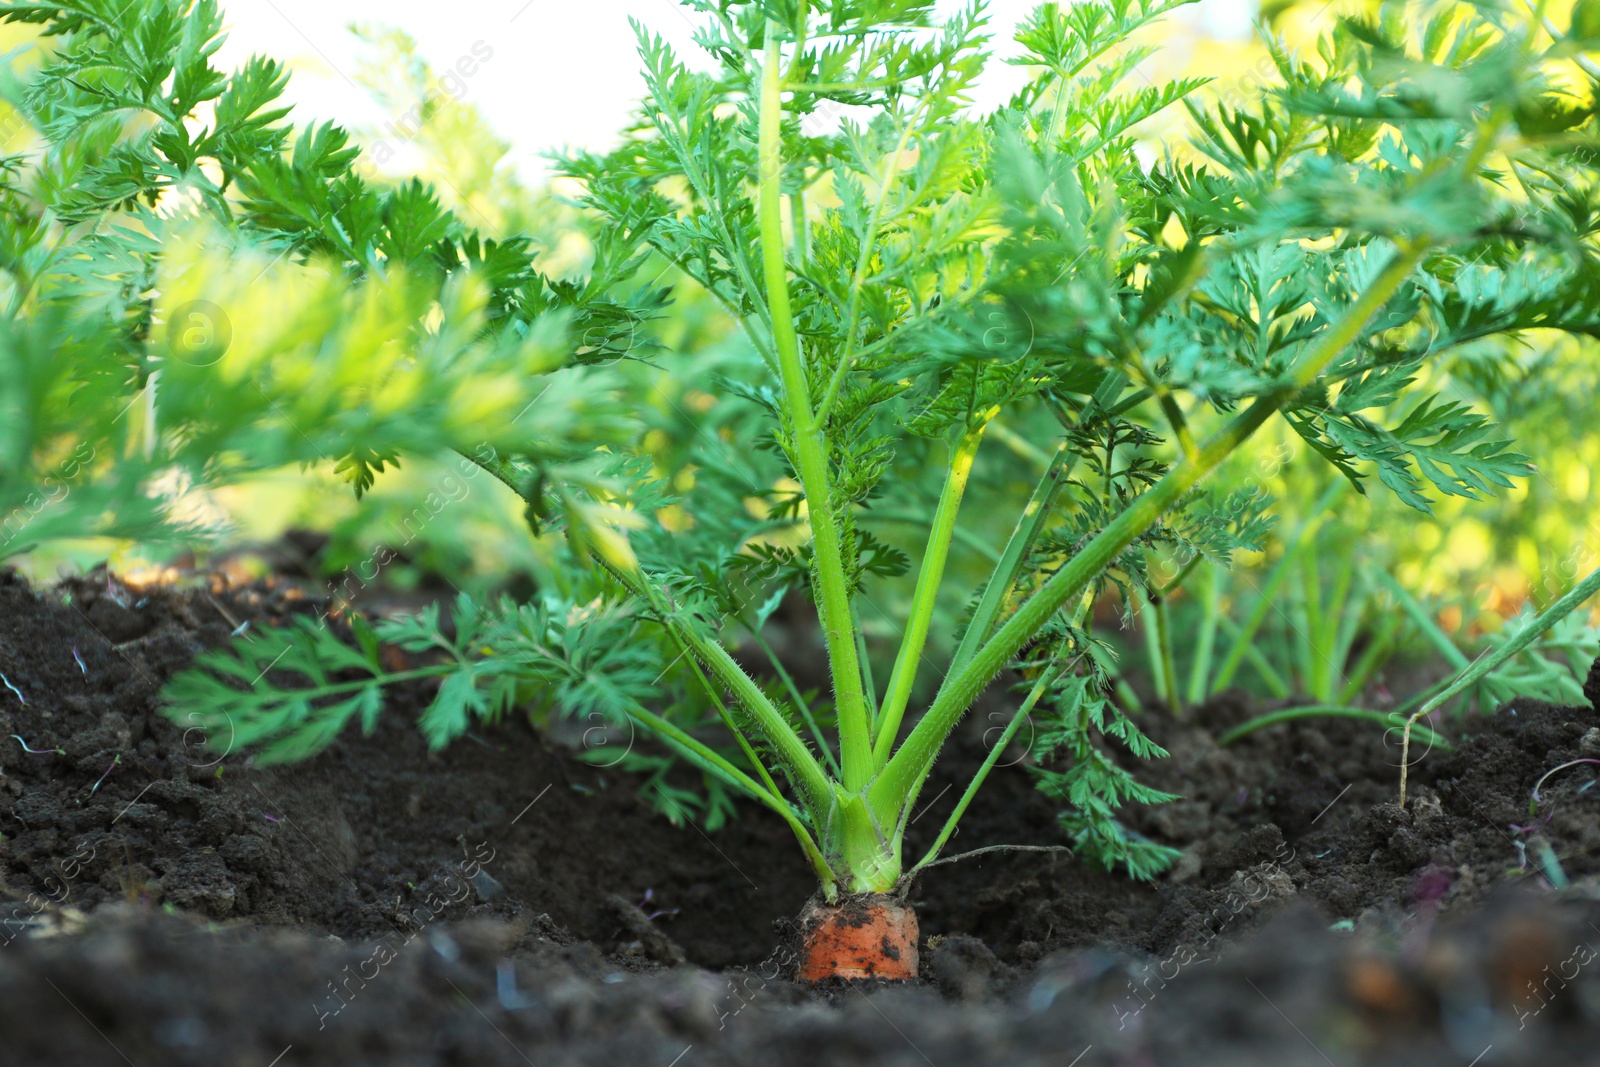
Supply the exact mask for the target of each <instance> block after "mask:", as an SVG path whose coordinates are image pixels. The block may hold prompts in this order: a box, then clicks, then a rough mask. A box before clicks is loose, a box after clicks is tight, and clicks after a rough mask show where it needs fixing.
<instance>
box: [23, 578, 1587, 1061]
mask: <svg viewBox="0 0 1600 1067" xmlns="http://www.w3.org/2000/svg"><path fill="white" fill-rule="evenodd" d="M311 609H312V604H311V603H310V602H309V601H308V600H307V598H305V597H304V596H303V595H301V594H299V593H298V592H297V591H296V590H295V589H293V588H292V587H289V586H287V585H280V584H274V583H272V582H261V583H257V584H254V585H249V586H243V587H233V586H229V585H227V584H226V583H223V582H221V581H220V580H216V581H214V582H213V584H212V585H211V587H210V588H186V589H184V590H182V591H175V590H167V589H157V590H149V591H138V590H132V589H128V588H127V587H125V586H123V585H122V584H121V583H120V582H119V581H117V580H116V579H115V578H111V577H108V575H107V574H106V573H105V572H103V571H102V572H97V573H96V574H94V575H91V576H89V577H87V578H85V579H81V580H74V581H71V582H68V583H66V584H64V585H62V586H60V587H58V588H55V589H52V590H49V591H45V592H35V591H33V590H31V589H29V588H28V587H27V586H26V585H25V584H24V583H22V582H21V580H20V579H18V578H16V577H15V576H13V575H10V574H9V573H5V572H0V672H3V673H4V680H5V682H6V683H7V685H6V687H3V688H0V735H16V737H18V738H21V741H20V742H19V741H18V740H16V739H14V738H13V737H11V736H0V744H3V745H4V746H5V747H4V748H3V749H0V834H3V839H0V889H3V900H4V901H5V903H4V904H0V920H3V921H0V1064H4V1065H6V1067H9V1065H12V1064H18V1065H31V1064H71V1065H77V1064H88V1065H95V1064H101V1063H106V1064H124V1063H131V1064H134V1065H137V1067H147V1065H152V1064H181V1065H188V1064H207V1065H212V1064H220V1065H226V1064H240V1065H252V1067H269V1065H275V1064H276V1065H281V1067H290V1065H293V1064H368V1063H370V1064H413V1063H415V1064H433V1063H450V1064H455V1063H461V1064H469V1063H470V1064H502V1063H504V1064H519V1063H535V1064H539V1065H540V1067H544V1065H546V1064H551V1063H582V1064H591V1063H592V1064H644V1065H658V1067H673V1065H678V1067H689V1065H691V1064H701V1063H717V1064H722V1063H727V1064H746V1063H757V1062H771V1063H776V1064H787V1063H794V1064H802V1063H803V1064H830V1063H838V1064H866V1063H874V1064H876V1063H883V1064H899V1063H906V1064H922V1063H932V1064H935V1065H937V1067H947V1065H951V1067H954V1065H960V1064H1008V1065H1009V1064H1021V1065H1031V1064H1040V1065H1042V1064H1057V1065H1070V1064H1075V1063H1076V1064H1081V1067H1095V1065H1101V1064H1127V1065H1134V1064H1168V1063H1227V1064H1252V1063H1258V1062H1259V1063H1262V1064H1275V1065H1276V1064H1298V1063H1315V1064H1327V1063H1331V1064H1335V1065H1337V1067H1344V1065H1345V1064H1351V1063H1358V1062H1360V1063H1385V1064H1387V1063H1394V1064H1402V1063H1404V1064H1412V1063H1416V1064H1431V1063H1441V1064H1444V1063H1449V1064H1458V1065H1463V1067H1464V1065H1467V1064H1469V1063H1474V1062H1477V1063H1481V1064H1482V1065H1483V1067H1490V1065H1493V1064H1500V1063H1523V1062H1527V1063H1534V1062H1539V1063H1546V1062H1548V1061H1549V1058H1550V1054H1551V1053H1552V1052H1556V1051H1560V1052H1562V1053H1563V1054H1564V1059H1565V1060H1570V1061H1576V1062H1588V1060H1587V1059H1586V1058H1585V1057H1586V1055H1587V1056H1588V1057H1589V1058H1595V1059H1600V1042H1597V1041H1596V1038H1597V1037H1600V979H1597V978H1596V977H1595V975H1596V974H1597V973H1600V966H1591V965H1590V962H1591V960H1592V959H1593V958H1594V956H1595V954H1596V952H1597V951H1600V900H1597V899H1596V898H1597V896H1600V892H1597V890H1600V818H1597V814H1600V788H1594V787H1593V782H1594V781H1595V778H1596V776H1595V774H1594V771H1595V767H1594V766H1593V765H1592V764H1578V765H1576V766H1573V767H1570V768H1568V769H1566V770H1563V771H1561V772H1559V773H1557V774H1555V775H1554V776H1552V777H1551V778H1550V779H1549V780H1548V781H1547V782H1546V783H1545V784H1544V786H1543V787H1542V789H1541V790H1540V800H1539V804H1538V806H1537V811H1536V812H1535V813H1534V814H1532V815H1530V799H1531V798H1530V794H1531V793H1532V791H1533V789H1534V785H1535V783H1536V782H1538V780H1539V779H1540V777H1541V776H1542V775H1544V774H1545V773H1546V772H1547V771H1549V770H1551V769H1552V768H1555V767H1557V766H1559V765H1561V764H1563V763H1566V762H1568V761H1571V760H1576V759H1580V758H1589V757H1594V758H1600V716H1597V715H1596V713H1595V712H1594V710H1593V709H1592V708H1558V707H1553V706H1550V705H1545V704H1540V703H1536V702H1519V703H1515V704H1513V705H1510V706H1508V707H1507V708H1505V709H1502V710H1501V712H1500V713H1498V714H1497V715H1494V716H1491V717H1485V718H1481V719H1472V720H1467V721H1464V722H1459V723H1450V724H1447V727H1446V731H1447V732H1448V733H1449V734H1450V735H1451V736H1452V737H1455V738H1457V739H1458V743H1457V746H1456V749H1455V751H1454V752H1449V753H1446V752H1442V751H1440V752H1430V753H1427V754H1426V756H1425V757H1424V758H1423V759H1422V761H1421V763H1420V764H1419V765H1418V766H1416V767H1414V768H1413V772H1412V782H1413V800H1412V801H1411V802H1410V803H1408V806H1407V808H1406V809H1405V810H1403V811H1402V810H1401V809H1399V808H1398V807H1397V806H1396V805H1395V803H1394V792H1395V786H1396V778H1397V773H1398V770H1397V764H1398V746H1397V744H1396V743H1395V742H1396V740H1397V739H1393V738H1391V739H1387V741H1386V739H1385V738H1383V737H1381V736H1378V735H1377V734H1375V733H1374V732H1373V731H1372V730H1371V729H1370V728H1368V727H1364V726H1362V725H1360V724H1355V723H1351V722H1349V721H1346V720H1316V721H1302V722H1300V723H1298V724H1295V725H1290V726H1284V727H1279V728H1276V729H1273V730H1269V731H1263V732H1258V733H1256V734H1253V735H1250V736H1249V737H1247V738H1245V739H1244V740H1242V741H1240V742H1238V743H1237V744H1236V745H1234V746H1231V747H1230V748H1227V749H1221V748H1218V747H1217V745H1216V743H1215V741H1214V737H1215V736H1216V735H1219V734H1221V733H1222V732H1223V731H1224V730H1226V729H1227V728H1228V727H1230V726H1232V725H1234V724H1236V723H1238V722H1240V721H1243V720H1244V719H1245V718H1247V717H1248V716H1249V715H1250V714H1252V713H1254V712H1255V711H1256V710H1259V709H1252V708H1251V707H1249V706H1247V705H1246V704H1245V703H1243V702H1240V701H1229V700H1223V701H1217V702H1213V703H1212V704H1210V705H1208V706H1207V707H1205V708H1202V709H1199V710H1198V711H1196V712H1195V713H1193V714H1192V715H1191V717H1190V718H1188V719H1186V720H1183V721H1173V720H1171V719H1169V718H1165V717H1159V716H1155V715H1149V716H1146V726H1147V728H1148V729H1149V731H1150V732H1151V733H1152V734H1153V735H1154V736H1155V737H1156V738H1157V740H1159V741H1160V742H1161V743H1162V744H1164V745H1165V746H1167V747H1168V748H1169V749H1170V750H1171V752H1172V758H1171V759H1169V760H1167V761H1163V762H1161V763H1159V764H1156V765H1153V766H1150V767H1147V768H1145V769H1144V770H1143V771H1142V772H1141V774H1142V777H1143V779H1144V780H1146V781H1148V782H1150V783H1151V784H1154V785H1157V786H1159V787H1162V788H1165V789H1167V790H1169V791H1171V792H1174V793H1179V794H1182V795H1183V797H1184V799H1183V800H1181V801H1179V802H1177V803H1174V804H1169V805H1164V806H1161V807H1158V808H1154V809H1150V810H1148V811H1142V812H1137V813H1135V814H1134V815H1133V817H1132V823H1133V825H1134V826H1135V827H1136V828H1137V829H1138V830H1140V831H1141V832H1142V833H1144V834H1146V835H1148V836H1149V837H1151V838H1153V839H1155V840H1158V841H1161V842H1164V843H1167V844H1171V845H1173V846H1175V847H1178V848H1181V849H1182V850H1183V853H1184V854H1183V858H1182V860H1181V861H1180V862H1179V863H1178V865H1177V866H1176V868H1175V869H1174V870H1173V871H1172V872H1171V873H1170V874H1168V875H1167V876H1165V877H1164V878H1163V879H1161V880H1160V881H1158V882H1156V883H1154V884H1148V885H1144V884H1137V883H1132V882H1130V881H1128V880H1127V879H1126V878H1123V877H1120V876H1114V875H1110V874H1106V873H1104V872H1101V871H1098V870H1095V869H1092V868H1090V867H1088V866H1086V865H1085V864H1083V863H1082V862H1080V861H1078V860H1076V859H1074V858H1073V857H1072V856H1070V855H1066V854H1061V853H1003V854H990V855H986V856H983V857H979V858H976V859H973V860H970V861H966V862H962V863H956V864H951V865H946V866H940V867H937V868H934V869H931V870H929V871H928V872H926V873H925V874H924V875H923V876H922V878H921V879H920V881H919V882H918V884H917V885H916V886H915V888H914V890H913V892H912V900H913V902H914V903H915V904H916V905H917V907H918V911H919V915H920V919H921V927H922V932H923V935H924V939H925V940H924V946H925V947H924V950H923V953H922V958H923V969H924V973H925V975H926V976H927V977H926V979H925V980H924V981H922V982H919V983H915V984H913V985H911V986H908V987H903V988H888V987H867V988H861V987H847V986H841V987H839V988H834V989H824V990H810V989H806V988H802V987H800V986H797V985H795V984H793V983H791V982H789V981H787V980H786V978H785V977H784V968H785V965H786V963H787V960H786V958H785V956H784V955H783V954H782V953H781V952H780V951H778V946H779V944H780V942H781V941H782V938H783V934H782V930H781V929H780V928H781V927H782V925H783V924H784V923H788V922H792V919H793V917H794V916H796V915H797V914H798V913H799V911H800V908H801V906H802V904H803V903H804V901H805V900H806V898H807V897H808V895H809V894H810V892H811V890H812V878H811V875H810V874H809V872H808V870H807V868H806V865H805V864H804V862H803V861H802V859H801V857H800V855H799V852H798V850H797V849H796V848H795V846H794V843H793V841H792V839H791V838H790V837H789V835H788V832H787V830H786V829H785V828H784V827H783V825H782V824H781V822H779V821H778V820H776V819H772V818H769V817H767V816H766V815H765V814H763V813H761V812H759V811H756V810H753V809H742V810H741V815H740V817H739V818H738V819H737V820H736V821H735V822H734V823H733V824H732V825H731V826H729V827H727V828H725V829H723V830H721V831H718V832H717V833H715V834H712V835H709V836H708V835H706V834H704V833H702V832H700V831H699V830H697V829H695V828H694V827H692V826H685V827H681V828H675V827H673V826H671V825H669V824H668V823H667V822H666V821H665V820H664V819H662V818H661V817H659V816H658V815H656V814H654V813H653V812H651V811H650V810H649V809H648V808H647V807H646V806H645V805H643V804H642V803H641V802H640V801H639V800H638V799H637V797H636V794H635V786H636V783H635V782H634V781H632V780H630V779H629V778H628V777H627V776H626V775H623V774H620V773H618V772H616V771H615V770H608V769H602V768H597V767H595V766H591V765H590V764H588V763H585V762H583V761H581V760H579V759H577V758H575V757H574V755H572V754H571V753H570V752H567V751H565V750H563V749H561V748H558V747H555V746H553V745H552V744H550V743H547V742H546V741H545V740H544V739H542V738H541V737H540V736H539V734H538V733H536V732H535V731H534V730H533V729H532V728H530V727H529V726H527V725H526V724H516V725H508V726H506V727H504V728H501V729H499V730H497V731H494V732H490V733H485V734H482V735H479V736H475V737H471V738H469V739H467V740H465V741H463V742H460V743H458V744H457V745H456V746H454V747H453V748H451V749H449V750H448V751H446V752H444V753H442V754H429V753H428V752H427V749H426V747H425V745H424V744H423V742H422V740H421V738H420V737H419V735H418V734H417V732H416V730H415V728H414V725H413V719H414V718H415V713H416V712H417V711H418V710H420V707H421V705H422V702H424V700H425V698H426V693H425V692H423V691H421V690H417V691H412V692H406V693H401V694H399V695H398V696H397V698H396V699H395V700H394V701H393V702H392V703H393V706H392V707H391V709H390V710H391V713H390V714H389V715H388V716H386V718H385V719H384V720H383V721H382V723H381V724H380V725H379V727H378V729H377V730H376V731H375V732H374V733H373V734H372V735H371V736H370V737H362V736H360V735H359V734H357V733H351V734H350V735H348V736H347V737H345V738H344V739H342V740H341V741H340V742H338V743H337V744H336V745H335V746H334V747H333V749H331V750H330V751H329V752H327V753H325V754H324V755H322V756H320V757H318V758H316V759H315V760H312V761H310V762H308V763H306V764H304V765H302V766H297V767H288V768H284V767H273V768H258V767H252V766H251V765H250V763H249V761H248V759H247V758H246V757H245V755H244V754H242V753H238V752H231V751H230V752H228V753H227V755H226V756H221V757H219V755H218V754H217V752H215V751H213V750H210V749H207V748H205V747H204V745H203V742H204V741H205V740H206V739H205V738H203V737H201V736H199V735H198V733H197V732H195V731H188V732H186V731H185V730H184V729H183V728H182V727H181V726H180V725H175V724H173V723H171V722H169V721H168V720H166V719H165V718H163V717H162V716H161V715H160V714H159V713H158V712H157V694H158V691H159V688H160V685H161V684H162V682H163V681H164V680H165V679H166V678H167V677H168V676H170V674H171V673H172V672H173V671H174V670H176V669H178V668H180V667H182V666H183V665H184V664H186V663H187V662H188V661H189V660H190V659H191V658H192V656H193V655H194V654H195V653H196V652H197V651H199V650H200V649H201V648H203V647H204V646H206V645H209V644H216V643H220V642H221V641H224V640H226V638H227V636H228V634H229V632H230V631H232V630H234V629H235V628H236V627H237V626H238V625H239V624H240V623H241V622H244V621H246V620H249V621H250V622H251V625H254V626H263V625H270V624H272V623H275V622H280V621H282V620H283V619H284V618H286V617H287V616H288V615H290V614H293V613H295V612H302V611H307V610H311ZM12 687H14V688H12ZM1597 689H1600V679H1591V686H1590V690H1589V692H1590V696H1591V699H1593V698H1594V697H1595V696H1597V695H1600V693H1597V692H1596V690H1597ZM19 694H20V696H19ZM24 701H26V702H25V703H24ZM991 725H993V724H992V723H989V722H986V721H985V719H984V716H983V715H982V714H978V715H975V716H974V717H973V718H972V720H971V721H970V722H969V724H968V726H967V727H966V729H965V732H964V733H963V735H962V736H961V737H960V738H958V740H957V743H956V747H955V749H954V751H953V753H952V758H951V759H949V760H947V761H946V766H945V767H944V768H943V770H942V772H941V776H940V777H937V778H936V779H935V780H934V781H933V782H932V783H930V785H929V787H928V788H927V790H926V791H925V793H924V797H925V798H926V801H925V803H926V805H927V806H926V808H925V809H924V810H922V811H921V812H920V813H919V814H918V816H917V819H916V821H915V822H914V824H913V826H912V828H911V833H910V840H909V842H908V854H909V855H910V856H912V857H914V856H917V855H920V854H921V851H922V850H923V849H925V848H926V847H927V845H928V843H930V841H931V839H932V837H933V836H934V835H935V834H936V833H937V831H938V829H939V827H940V826H941V824H942V821H943V819H944V817H945V816H946V814H947V813H948V811H949V809H950V807H951V805H952V804H953V803H954V799H955V797H956V795H957V794H959V792H960V788H961V784H964V781H965V778H964V776H965V775H969V774H970V772H971V770H972V769H973V767H975V765H976V763H977V762H978V760H979V759H980V758H981V755H982V751H983V736H984V732H985V730H987V729H988V727H989V726H991ZM212 740H214V741H216V742H217V743H218V744H220V745H221V746H222V747H223V748H226V747H227V743H226V739H212ZM24 745H26V746H27V749H32V750H35V752H37V753H39V754H35V752H29V751H27V750H26V749H25V748H24ZM947 785H950V786H952V788H950V789H949V790H948V791H946V789H945V787H946V786H947ZM1001 843H1009V844H1040V845H1059V844H1060V843H1061V835H1060V832H1059V830H1058V829H1057V827H1056V823H1055V812H1054V810H1053V809H1052V807H1051V805H1050V804H1049V803H1048V802H1047V801H1046V800H1045V798H1043V797H1042V796H1041V795H1040V794H1038V793H1037V792H1036V791H1034V790H1033V788H1032V786H1031V782H1030V780H1029V777H1028V775H1027V773H1026V771H1025V770H1024V769H1023V768H1021V767H1010V768H1005V769H1002V770H999V771H997V772H996V773H995V774H994V775H993V776H992V777H991V779H990V782H989V784H988V785H987V786H986V788H985V790H984V791H983V792H982V793H980V795H979V799H978V801H977V802H976V803H975V804H974V805H973V807H972V809H971V811H970V812H969V813H968V815H967V818H966V820H965V821H964V822H963V824H962V830H961V832H960V834H959V835H958V837H957V838H956V840H955V842H954V844H953V846H952V847H953V849H954V850H955V851H964V850H968V849H975V848H979V847H982V846H985V845H990V844H1001ZM1591 945H1592V946H1594V948H1593V949H1591V948H1590V947H1589V946H1591ZM1591 1049H1593V1050H1596V1051H1594V1052H1590V1051H1589V1050H1591ZM275 1057H276V1059H275ZM1075 1057H1077V1059H1075ZM1475 1057H1481V1058H1479V1059H1476V1060H1475Z"/></svg>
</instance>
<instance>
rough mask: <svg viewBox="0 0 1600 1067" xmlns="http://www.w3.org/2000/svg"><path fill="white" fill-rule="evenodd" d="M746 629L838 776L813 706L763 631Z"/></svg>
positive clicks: (833, 759)
mask: <svg viewBox="0 0 1600 1067" xmlns="http://www.w3.org/2000/svg"><path fill="white" fill-rule="evenodd" d="M741 621H743V620H741ZM744 628H745V629H746V630H749V631H750V636H751V637H754V638H755V639H756V644H757V645H758V646H759V647H760V649H761V651H762V652H763V653H765V654H766V657H767V662H768V663H770V664H772V669H773V670H774V671H776V672H777V673H778V679H779V680H780V681H781V682H783V687H784V688H785V689H786V690H788V692H789V699H790V700H792V701H794V707H795V711H796V712H798V713H799V715H800V718H801V719H802V720H804V721H805V724H806V729H808V730H810V731H811V736H812V737H813V738H815V739H816V742H817V748H819V749H820V750H821V751H822V755H823V757H824V758H825V759H826V760H827V761H828V767H829V768H830V769H831V770H832V771H833V773H834V774H838V773H839V760H838V758H837V757H835V756H834V754H833V749H832V748H831V747H829V745H828V739H827V737H826V736H825V735H824V734H823V732H822V727H821V726H819V725H817V719H816V716H815V715H813V714H812V713H811V706H810V705H809V704H808V703H806V698H805V695H804V694H802V693H801V692H800V687H799V686H797V685H795V684H794V679H793V678H792V677H790V675H789V672H788V671H787V670H786V669H785V668H784V666H783V661H782V660H780V659H779V658H778V654H777V653H776V652H774V651H772V646H771V645H770V644H768V643H767V639H766V638H765V637H763V636H762V634H761V631H760V630H759V629H758V628H756V627H754V626H751V625H750V624H749V623H745V624H744Z"/></svg>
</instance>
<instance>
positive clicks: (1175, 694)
mask: <svg viewBox="0 0 1600 1067" xmlns="http://www.w3.org/2000/svg"><path fill="white" fill-rule="evenodd" d="M1150 626H1151V628H1152V629H1154V630H1155V635H1156V667H1157V669H1158V670H1159V671H1160V672H1161V688H1162V690H1163V691H1164V693H1165V694H1166V699H1167V706H1168V707H1169V708H1171V709H1172V713H1173V714H1174V715H1178V716H1181V715H1182V714H1183V694H1182V693H1181V692H1179V691H1178V660H1177V657H1176V656H1175V655H1174V654H1173V651H1172V613H1171V611H1169V610H1168V609H1167V600H1166V598H1165V597H1163V596H1160V595H1156V596H1152V597H1151V598H1150Z"/></svg>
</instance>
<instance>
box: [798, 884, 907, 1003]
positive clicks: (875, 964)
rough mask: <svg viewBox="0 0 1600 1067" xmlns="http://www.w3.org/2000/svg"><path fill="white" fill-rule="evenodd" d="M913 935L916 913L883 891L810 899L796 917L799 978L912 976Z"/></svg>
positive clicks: (894, 977)
mask: <svg viewBox="0 0 1600 1067" xmlns="http://www.w3.org/2000/svg"><path fill="white" fill-rule="evenodd" d="M918 934H919V928H918V925H917V913H916V911H914V910H913V909H912V908H911V907H910V906H908V905H907V904H905V903H903V902H902V901H900V900H899V899H898V898H897V897H892V896H889V895H888V894H885V893H862V894H858V895H855V896H847V897H842V898H840V900H839V902H838V903H836V904H828V903H825V902H822V901H817V900H813V901H811V902H810V903H808V904H807V905H806V907H805V910H804V911H803V912H801V913H800V939H801V959H800V973H799V978H800V980H801V981H803V982H820V981H823V980H824V979H828V978H888V979H908V978H915V977H916V976H917V940H918Z"/></svg>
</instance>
